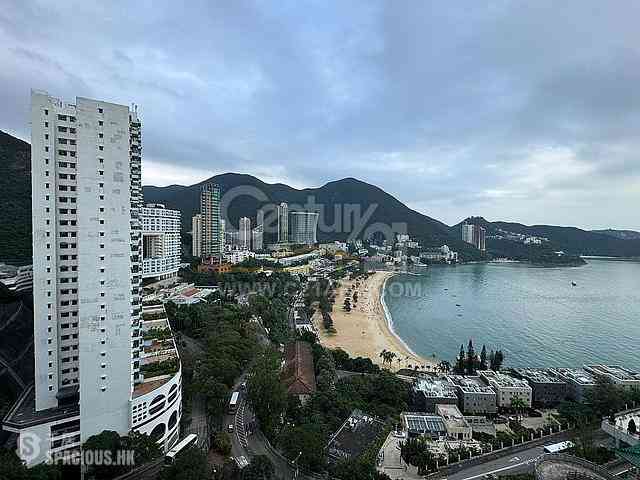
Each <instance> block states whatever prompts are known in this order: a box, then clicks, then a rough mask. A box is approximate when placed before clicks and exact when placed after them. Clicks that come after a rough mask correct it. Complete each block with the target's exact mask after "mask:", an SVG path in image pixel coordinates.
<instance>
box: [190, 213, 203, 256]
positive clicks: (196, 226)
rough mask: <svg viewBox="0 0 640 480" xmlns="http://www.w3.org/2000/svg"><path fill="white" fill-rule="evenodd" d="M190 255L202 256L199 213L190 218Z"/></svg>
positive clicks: (200, 218)
mask: <svg viewBox="0 0 640 480" xmlns="http://www.w3.org/2000/svg"><path fill="white" fill-rule="evenodd" d="M191 255H192V256H194V257H200V256H202V215H201V214H200V213H197V214H195V215H194V216H193V217H192V218H191Z"/></svg>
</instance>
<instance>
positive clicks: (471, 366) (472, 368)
mask: <svg viewBox="0 0 640 480" xmlns="http://www.w3.org/2000/svg"><path fill="white" fill-rule="evenodd" d="M466 371H467V375H475V373H476V352H475V350H474V349H473V341H472V340H471V339H469V345H468V346H467V364H466Z"/></svg>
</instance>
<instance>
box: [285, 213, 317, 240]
mask: <svg viewBox="0 0 640 480" xmlns="http://www.w3.org/2000/svg"><path fill="white" fill-rule="evenodd" d="M318 217H319V215H318V214H317V213H315V212H290V213H289V242H290V243H295V244H300V245H313V244H315V243H317V238H316V232H317V229H318Z"/></svg>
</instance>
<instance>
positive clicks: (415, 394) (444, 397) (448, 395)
mask: <svg viewBox="0 0 640 480" xmlns="http://www.w3.org/2000/svg"><path fill="white" fill-rule="evenodd" d="M412 400H413V404H414V406H415V408H416V409H417V410H419V411H422V412H427V413H434V412H435V411H436V405H457V404H458V396H457V395H456V388H455V386H454V385H453V383H452V382H451V381H450V380H449V379H448V378H447V377H446V376H440V377H434V376H426V377H419V378H416V379H415V381H414V382H413V389H412Z"/></svg>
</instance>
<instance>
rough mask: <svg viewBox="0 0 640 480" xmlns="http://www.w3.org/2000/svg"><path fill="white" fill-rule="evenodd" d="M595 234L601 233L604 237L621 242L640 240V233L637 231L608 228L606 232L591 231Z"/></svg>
mask: <svg viewBox="0 0 640 480" xmlns="http://www.w3.org/2000/svg"><path fill="white" fill-rule="evenodd" d="M591 231H592V232H593V233H601V234H603V235H609V236H611V237H614V238H619V239H620V240H640V232H636V231H635V230H613V229H611V228H608V229H606V230H591Z"/></svg>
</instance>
